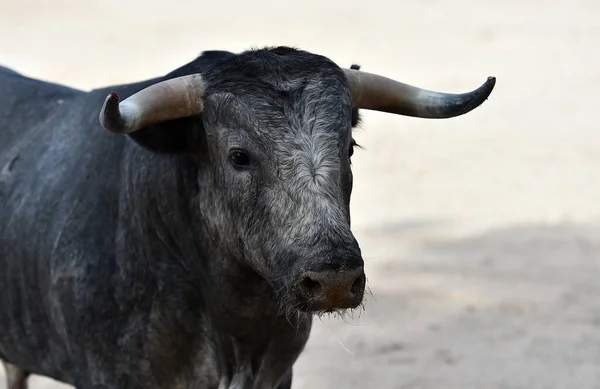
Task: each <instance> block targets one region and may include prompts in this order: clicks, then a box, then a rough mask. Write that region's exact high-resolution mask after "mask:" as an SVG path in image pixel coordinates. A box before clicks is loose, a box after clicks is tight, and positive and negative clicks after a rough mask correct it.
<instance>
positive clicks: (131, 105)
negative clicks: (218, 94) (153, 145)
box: [100, 74, 204, 134]
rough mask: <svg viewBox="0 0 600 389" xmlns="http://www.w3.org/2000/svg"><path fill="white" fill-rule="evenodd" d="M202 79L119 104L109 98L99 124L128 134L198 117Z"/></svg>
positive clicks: (162, 85)
mask: <svg viewBox="0 0 600 389" xmlns="http://www.w3.org/2000/svg"><path fill="white" fill-rule="evenodd" d="M203 94H204V82H203V80H202V76H201V75H199V74H193V75H188V76H183V77H178V78H173V79H170V80H166V81H162V82H159V83H156V84H154V85H151V86H149V87H147V88H145V89H142V90H141V91H139V92H137V93H136V94H134V95H132V96H130V97H128V98H127V99H125V100H123V101H122V102H121V103H120V104H119V95H118V94H117V93H116V92H113V93H111V94H109V95H108V96H107V97H106V100H104V105H102V109H101V110H100V123H101V124H102V126H103V127H104V128H105V129H107V130H108V131H110V132H113V133H115V134H127V133H130V132H134V131H137V130H140V129H142V128H145V127H148V126H150V125H152V124H157V123H161V122H165V121H167V120H173V119H180V118H183V117H188V116H194V115H198V114H200V113H201V112H202V110H203V109H204V103H203V101H202V95H203Z"/></svg>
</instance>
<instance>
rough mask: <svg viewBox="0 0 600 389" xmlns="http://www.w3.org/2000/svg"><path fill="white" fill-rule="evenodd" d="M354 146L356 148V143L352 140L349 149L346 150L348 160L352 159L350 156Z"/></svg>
mask: <svg viewBox="0 0 600 389" xmlns="http://www.w3.org/2000/svg"><path fill="white" fill-rule="evenodd" d="M355 146H356V141H355V140H354V139H352V141H351V142H350V148H349V149H348V158H350V157H352V155H353V154H354V147H355Z"/></svg>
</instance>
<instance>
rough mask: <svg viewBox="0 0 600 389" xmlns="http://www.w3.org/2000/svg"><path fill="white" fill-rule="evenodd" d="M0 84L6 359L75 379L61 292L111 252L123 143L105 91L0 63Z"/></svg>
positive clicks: (1, 299) (0, 326)
mask: <svg viewBox="0 0 600 389" xmlns="http://www.w3.org/2000/svg"><path fill="white" fill-rule="evenodd" d="M0 90H3V92H4V93H3V94H2V96H0V290H2V293H0V358H3V359H6V360H8V361H10V362H13V363H15V364H16V365H18V366H20V367H23V368H25V369H27V370H30V371H32V372H33V373H38V374H43V375H47V376H50V377H54V378H57V379H60V380H63V381H66V382H69V377H66V376H63V375H62V372H65V371H68V370H69V366H68V365H69V364H70V363H71V362H70V361H71V360H72V356H71V355H69V353H70V352H71V351H70V350H69V345H68V344H67V343H66V341H65V339H66V337H67V336H68V334H67V332H68V330H67V324H66V323H65V320H67V319H68V318H66V316H65V315H66V314H68V313H69V312H68V307H67V305H66V304H65V300H64V298H63V296H61V293H64V291H65V290H67V289H69V288H72V287H73V285H75V284H76V283H77V282H78V277H80V276H81V275H82V272H84V271H87V269H85V267H84V264H85V261H86V260H87V261H88V263H90V264H92V265H93V263H94V262H93V261H94V260H93V258H92V257H93V256H94V255H97V256H102V255H103V254H104V253H106V247H105V246H107V245H106V244H105V242H104V241H102V237H99V232H100V231H103V232H104V233H106V234H108V235H110V234H111V232H110V223H111V221H112V220H111V218H113V217H114V214H115V212H116V211H115V207H116V202H117V200H116V196H117V190H116V188H115V187H116V186H117V185H118V180H115V175H118V172H117V170H118V162H117V163H115V161H118V155H119V152H120V151H119V146H120V145H121V143H122V141H120V140H119V138H115V137H110V135H108V134H106V131H102V130H101V129H100V128H99V123H98V120H97V117H98V112H97V111H98V110H99V108H100V106H101V101H102V97H101V96H94V95H93V94H92V95H90V94H88V93H84V92H81V91H77V90H74V89H70V88H66V87H63V86H60V85H55V84H51V83H45V82H41V81H37V80H32V79H29V78H26V77H23V76H20V75H18V74H16V73H14V72H11V71H6V70H4V71H3V70H2V69H0ZM96 100H97V101H96ZM94 117H95V120H94ZM107 160H109V161H110V164H109V163H108V162H107ZM107 165H110V166H108V167H107ZM86 237H87V238H86Z"/></svg>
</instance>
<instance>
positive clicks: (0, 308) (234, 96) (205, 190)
mask: <svg viewBox="0 0 600 389" xmlns="http://www.w3.org/2000/svg"><path fill="white" fill-rule="evenodd" d="M354 68H357V67H354ZM192 73H201V74H202V75H203V77H204V79H205V80H206V82H207V89H206V111H205V113H204V114H203V115H201V116H199V117H193V118H186V119H180V120H173V121H170V122H167V123H162V124H160V125H156V126H152V127H149V128H146V129H143V130H141V131H139V132H136V133H133V134H131V135H129V136H116V135H112V134H110V133H108V132H107V131H105V130H104V129H103V128H101V126H100V124H99V121H98V114H99V109H100V107H101V106H102V103H103V100H104V98H105V97H106V95H107V94H108V93H109V92H111V91H117V92H118V93H119V94H120V96H121V98H122V99H124V98H126V97H127V96H130V95H131V94H133V93H135V92H137V91H139V90H141V89H143V88H145V87H147V86H149V85H151V84H153V83H156V82H158V81H161V80H165V79H169V78H173V77H178V76H181V75H186V74H192ZM0 86H1V87H2V90H3V91H4V93H3V94H2V97H0V100H1V101H0V269H1V271H0V289H2V293H0V358H2V359H4V360H7V361H9V362H11V363H13V364H14V365H16V366H19V367H20V368H21V369H23V370H25V371H28V372H32V373H37V374H41V375H45V376H49V377H52V378H55V379H57V380H60V381H63V382H66V383H69V384H72V385H75V386H76V387H77V388H78V389H91V388H106V389H108V388H110V389H117V388H127V389H137V388H140V389H141V388H144V389H153V388H166V387H169V388H180V387H181V388H184V387H185V388H214V389H216V388H232V389H233V388H250V387H261V388H280V389H284V388H286V389H287V388H290V386H291V376H292V366H293V364H294V362H295V360H296V358H297V357H298V355H299V354H300V352H301V351H302V349H303V347H304V345H305V343H306V341H307V339H308V335H309V332H310V327H311V318H312V313H311V312H309V311H310V307H311V305H310V302H307V301H303V300H301V298H300V297H298V295H297V291H296V289H295V288H296V286H295V284H294V282H295V278H294V277H296V276H297V275H298V274H299V273H298V272H299V271H300V269H305V268H310V267H314V266H317V265H318V266H332V267H336V266H337V267H340V266H341V267H344V266H350V261H353V262H352V266H355V265H357V266H358V265H360V263H362V258H361V257H360V249H359V247H358V244H357V243H356V240H355V239H354V237H353V235H352V233H351V232H350V222H349V201H350V193H351V189H352V176H351V171H350V164H349V160H348V148H349V147H352V146H351V145H352V136H351V127H353V126H355V125H357V124H358V123H359V115H358V111H357V110H352V109H351V105H350V102H351V100H350V92H349V88H348V83H347V81H346V79H345V77H344V76H343V72H342V71H341V70H340V69H339V68H338V67H337V66H336V65H335V64H334V63H332V62H331V61H330V60H328V59H327V58H325V57H322V56H318V55H314V54H310V53H307V52H304V51H300V50H296V49H292V48H287V47H275V48H267V49H260V50H251V51H247V52H244V53H240V54H233V53H229V52H225V51H208V52H205V53H203V54H202V55H201V56H199V57H198V58H196V59H195V60H194V61H192V62H190V63H188V64H187V65H185V66H182V67H181V68H179V69H177V70H175V71H173V72H172V73H170V74H168V75H167V76H165V77H160V78H156V79H153V80H147V81H144V82H139V83H135V84H129V85H120V86H114V87H111V88H103V89H99V90H95V91H92V92H89V93H84V92H82V91H78V90H74V89H71V88H67V87H64V86H60V85H56V84H51V83H46V82H42V81H38V80H33V79H30V78H26V77H23V76H20V75H18V74H16V73H14V72H12V71H5V70H2V69H0ZM311 136H312V137H316V136H318V137H319V139H320V140H319V142H316V143H314V144H312V143H310V142H311V141H310V139H313V138H311ZM303 139H304V140H306V142H309V143H306V142H305V143H302V142H304V141H303ZM307 139H308V140H307ZM315 139H316V138H315ZM311 144H312V146H311V147H316V148H318V149H319V150H320V151H319V158H321V161H320V163H321V164H322V165H323V166H325V167H326V168H323V169H324V170H323V173H320V174H324V176H323V177H325V175H326V176H327V177H328V179H327V180H324V181H323V182H321V183H319V185H317V182H318V180H317V178H318V177H317V176H315V182H314V183H313V182H309V181H306V182H305V181H299V180H300V179H304V175H305V173H306V172H305V171H304V170H301V169H303V166H302V165H301V164H300V162H298V163H296V162H294V161H295V159H294V158H289V156H290V155H291V153H292V152H296V151H297V152H298V153H299V154H298V155H299V156H303V155H304V154H302V153H304V152H305V151H306V150H307V149H306V147H308V146H310V145H311ZM234 145H241V146H242V147H244V148H245V149H246V150H247V151H248V152H249V153H250V154H251V155H252V164H251V166H249V167H248V169H247V170H239V169H238V170H236V169H234V168H233V167H232V166H231V164H230V161H229V159H228V152H229V148H230V147H232V146H234ZM282 161H284V162H282ZM331 166H333V167H331ZM324 204H326V207H325V208H321V207H323V206H324ZM323 210H325V211H326V212H328V213H329V216H330V217H329V216H328V217H325V215H324V214H323ZM340 247H343V250H342V249H340ZM315 261H317V262H315ZM253 385H258V386H253Z"/></svg>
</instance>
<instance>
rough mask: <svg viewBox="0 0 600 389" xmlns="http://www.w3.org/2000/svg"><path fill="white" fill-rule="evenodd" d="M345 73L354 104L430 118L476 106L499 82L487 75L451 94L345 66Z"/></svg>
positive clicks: (443, 116) (355, 106)
mask: <svg viewBox="0 0 600 389" xmlns="http://www.w3.org/2000/svg"><path fill="white" fill-rule="evenodd" d="M344 73H345V74H346V77H347V78H348V81H349V82H350V87H351V89H352V98H353V104H354V108H364V109H370V110H375V111H382V112H389V113H395V114H399V115H405V116H414V117H420V118H427V119H444V118H451V117H454V116H459V115H462V114H465V113H467V112H469V111H471V110H473V109H475V108H477V107H478V106H480V105H481V104H482V103H483V102H484V101H485V100H486V99H487V98H488V96H489V95H490V93H492V89H494V85H495V84H496V78H495V77H488V79H487V81H486V82H485V83H484V84H483V85H482V86H480V87H479V88H477V89H475V90H474V91H471V92H467V93H462V94H450V93H440V92H433V91H429V90H425V89H421V88H417V87H414V86H411V85H407V84H403V83H401V82H398V81H394V80H391V79H389V78H386V77H383V76H379V75H376V74H371V73H366V72H361V71H359V70H354V69H344Z"/></svg>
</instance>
